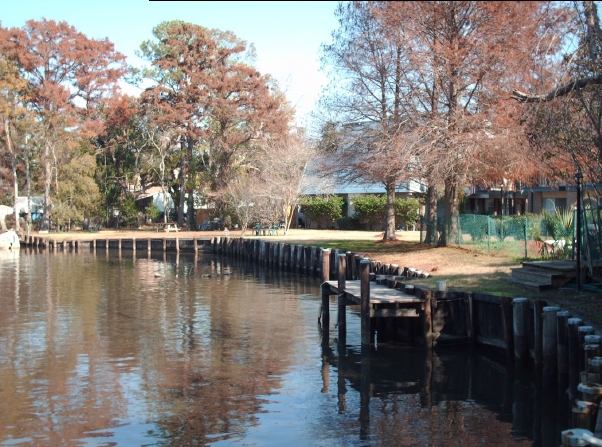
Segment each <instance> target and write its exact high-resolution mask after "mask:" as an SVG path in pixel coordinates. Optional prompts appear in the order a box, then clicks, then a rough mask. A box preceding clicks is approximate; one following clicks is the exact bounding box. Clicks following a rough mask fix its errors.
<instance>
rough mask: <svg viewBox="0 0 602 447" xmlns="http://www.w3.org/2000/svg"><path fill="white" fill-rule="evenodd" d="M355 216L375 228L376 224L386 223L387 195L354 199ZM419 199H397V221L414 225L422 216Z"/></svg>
mask: <svg viewBox="0 0 602 447" xmlns="http://www.w3.org/2000/svg"><path fill="white" fill-rule="evenodd" d="M353 206H354V207H355V214H354V217H355V218H357V219H359V220H360V221H361V222H363V223H365V224H366V225H368V228H369V229H370V230H374V229H375V228H374V227H375V225H377V224H379V223H380V224H384V223H385V221H386V219H387V196H386V195H384V194H382V195H364V196H359V197H356V198H354V199H353ZM418 208H419V204H418V199H413V198H410V199H402V198H397V199H395V219H396V220H397V223H402V222H403V223H405V225H406V227H407V228H410V227H413V226H414V224H415V223H416V222H418V219H419V217H420V214H419V212H418Z"/></svg>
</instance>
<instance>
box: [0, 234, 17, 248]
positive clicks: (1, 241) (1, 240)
mask: <svg viewBox="0 0 602 447" xmlns="http://www.w3.org/2000/svg"><path fill="white" fill-rule="evenodd" d="M20 248H21V242H20V241H19V235H18V234H17V232H16V231H12V230H9V231H7V232H5V233H0V249H5V250H18V249H20Z"/></svg>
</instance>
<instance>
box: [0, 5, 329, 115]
mask: <svg viewBox="0 0 602 447" xmlns="http://www.w3.org/2000/svg"><path fill="white" fill-rule="evenodd" d="M337 3H338V2H333V1H311V2H306V1H299V2H295V1H289V2H282V1H270V2H267V1H261V2H254V1H244V2H237V1H231V2H227V1H223V2H216V1H197V2H194V1H191V2H184V1H169V2H168V1H147V0H101V1H99V2H84V1H81V0H77V1H76V0H0V9H1V10H2V13H1V14H0V23H1V24H2V26H3V27H5V28H9V27H21V26H23V25H24V24H25V22H26V21H27V20H29V19H33V20H40V19H41V18H43V17H45V18H46V19H52V20H55V21H63V20H64V21H66V22H67V23H69V24H70V25H72V26H74V27H75V28H76V29H77V30H78V31H81V32H83V33H84V34H86V35H87V36H88V37H91V38H105V37H107V38H108V39H109V40H110V41H111V42H113V43H114V44H115V48H116V50H117V51H119V52H121V53H123V54H124V55H125V56H126V57H127V58H128V64H130V65H134V66H140V65H141V64H142V63H143V61H142V60H140V59H138V58H137V57H136V56H135V51H136V50H137V49H138V48H139V46H140V44H141V43H142V41H144V40H147V39H150V38H152V29H153V27H154V26H156V25H158V24H159V23H161V22H162V21H165V20H185V21H187V22H191V23H194V24H197V25H201V26H204V27H206V28H217V29H220V30H222V31H232V32H233V33H234V34H236V36H237V37H239V38H240V39H243V40H246V41H247V42H248V43H252V44H254V45H255V49H256V52H257V63H256V68H257V69H258V70H259V71H260V72H261V73H264V74H268V73H269V74H271V75H272V76H273V77H275V78H276V79H277V80H278V82H279V83H280V86H281V88H282V89H283V90H285V91H286V93H287V97H288V99H289V101H290V102H291V103H292V104H293V105H294V106H295V107H296V108H297V110H298V115H299V123H300V124H304V125H307V124H309V123H308V122H307V118H306V117H307V115H308V113H309V112H310V111H311V110H312V109H313V107H314V104H315V101H316V100H317V99H318V96H319V93H320V89H321V86H323V85H324V84H326V77H325V75H324V74H323V73H321V72H320V71H319V67H320V63H319V60H318V58H319V47H320V45H321V44H322V43H327V42H329V41H330V36H331V32H332V31H333V30H335V29H336V28H337V21H336V19H335V16H334V11H335V8H336V5H337Z"/></svg>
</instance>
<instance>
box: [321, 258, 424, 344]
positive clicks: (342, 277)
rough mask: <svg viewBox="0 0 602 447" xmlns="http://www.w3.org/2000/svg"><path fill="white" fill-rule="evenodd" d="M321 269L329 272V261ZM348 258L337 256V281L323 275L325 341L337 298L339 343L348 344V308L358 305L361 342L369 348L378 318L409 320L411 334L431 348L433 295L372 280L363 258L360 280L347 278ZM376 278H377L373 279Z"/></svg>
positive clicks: (322, 317)
mask: <svg viewBox="0 0 602 447" xmlns="http://www.w3.org/2000/svg"><path fill="white" fill-rule="evenodd" d="M324 262H325V264H324V266H323V268H322V271H323V272H328V271H329V268H327V267H328V266H327V261H326V258H325V260H324ZM346 264H347V262H346V255H344V254H342V255H338V256H337V278H338V279H337V281H330V280H328V279H327V278H326V275H324V276H323V282H322V285H321V292H322V314H321V319H322V331H323V340H328V331H329V326H330V309H329V308H330V298H329V297H330V296H331V295H336V296H337V304H338V314H337V327H338V331H339V334H338V335H339V337H338V339H339V342H340V343H343V344H344V343H345V340H346V332H347V317H346V308H347V306H350V305H359V307H360V319H361V340H362V341H361V343H362V345H369V344H373V343H374V342H375V326H376V325H375V323H376V322H377V320H376V319H383V318H386V319H390V318H410V319H411V320H414V321H415V324H412V325H411V326H412V332H413V333H414V335H415V336H416V338H419V339H421V340H422V341H423V343H424V344H425V345H426V346H428V347H432V342H433V330H432V328H433V323H432V318H431V294H430V293H426V294H421V295H413V294H412V293H407V292H405V290H399V289H397V288H394V287H390V286H389V285H383V284H377V283H376V282H375V281H370V279H371V275H370V261H369V260H367V259H363V260H361V261H360V263H359V278H360V279H359V280H349V281H347V279H346V270H347V266H346ZM373 279H376V277H375V276H374V277H373Z"/></svg>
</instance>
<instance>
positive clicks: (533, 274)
mask: <svg viewBox="0 0 602 447" xmlns="http://www.w3.org/2000/svg"><path fill="white" fill-rule="evenodd" d="M511 270H512V276H513V277H514V278H517V279H525V280H527V281H533V282H542V283H550V284H552V281H553V279H554V278H562V274H559V273H553V272H549V271H545V270H537V269H528V268H513V269H511Z"/></svg>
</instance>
